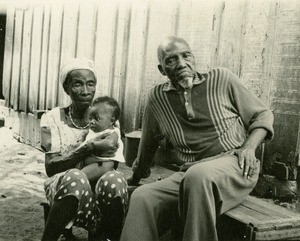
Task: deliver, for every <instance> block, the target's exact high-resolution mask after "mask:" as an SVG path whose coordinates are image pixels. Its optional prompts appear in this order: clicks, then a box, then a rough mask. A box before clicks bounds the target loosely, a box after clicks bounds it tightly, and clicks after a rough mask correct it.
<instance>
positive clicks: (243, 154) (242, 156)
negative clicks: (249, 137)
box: [234, 147, 257, 179]
mask: <svg viewBox="0 0 300 241" xmlns="http://www.w3.org/2000/svg"><path fill="white" fill-rule="evenodd" d="M234 154H235V155H236V156H237V157H238V162H239V166H240V168H241V169H243V175H244V176H245V177H246V178H247V179H249V178H250V177H252V176H253V174H254V170H255V169H256V165H257V159H256V157H255V149H253V148H250V147H241V148H240V149H236V150H234Z"/></svg>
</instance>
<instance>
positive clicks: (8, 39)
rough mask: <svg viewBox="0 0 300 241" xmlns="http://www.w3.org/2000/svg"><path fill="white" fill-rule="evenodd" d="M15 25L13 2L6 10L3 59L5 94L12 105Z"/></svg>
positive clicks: (7, 101)
mask: <svg viewBox="0 0 300 241" xmlns="http://www.w3.org/2000/svg"><path fill="white" fill-rule="evenodd" d="M14 26H15V8H14V6H13V5H12V4H8V5H7V12H6V30H5V44H4V61H3V95H4V98H5V100H6V105H7V106H10V93H11V70H12V60H13V57H12V53H13V39H14Z"/></svg>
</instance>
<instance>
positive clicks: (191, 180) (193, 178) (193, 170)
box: [184, 163, 216, 186]
mask: <svg viewBox="0 0 300 241" xmlns="http://www.w3.org/2000/svg"><path fill="white" fill-rule="evenodd" d="M215 175H216V173H215V169H214V168H213V167H212V166H211V165H208V164H207V163H200V164H196V165H194V166H192V167H190V168H189V169H188V170H187V171H186V173H185V176H184V182H185V183H186V184H187V185H189V184H191V185H193V186H194V185H198V186H199V185H203V184H208V183H211V182H213V181H214V179H215Z"/></svg>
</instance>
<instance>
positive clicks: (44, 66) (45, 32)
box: [38, 3, 50, 110]
mask: <svg viewBox="0 0 300 241" xmlns="http://www.w3.org/2000/svg"><path fill="white" fill-rule="evenodd" d="M49 30H50V5H49V3H45V5H44V17H43V26H42V49H41V65H40V68H41V71H40V81H39V82H40V85H39V87H40V88H39V92H38V96H39V97H38V100H39V103H38V109H40V110H45V108H46V101H47V75H48V54H49V52H48V51H49Z"/></svg>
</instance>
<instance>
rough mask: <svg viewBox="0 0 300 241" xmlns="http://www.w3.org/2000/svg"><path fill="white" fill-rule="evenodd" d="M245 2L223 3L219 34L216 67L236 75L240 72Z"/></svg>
mask: <svg viewBox="0 0 300 241" xmlns="http://www.w3.org/2000/svg"><path fill="white" fill-rule="evenodd" d="M245 1H246V0H243V1H235V0H227V1H225V8H224V11H223V18H222V28H221V33H220V47H219V56H218V57H219V58H218V65H219V66H222V67H226V68H228V69H230V70H231V71H233V72H234V73H236V74H238V73H239V70H240V59H241V56H240V54H241V47H242V29H243V24H242V23H243V15H244V14H245V12H244V10H245V9H244V4H245V3H246V2H245Z"/></svg>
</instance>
